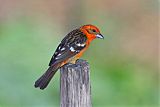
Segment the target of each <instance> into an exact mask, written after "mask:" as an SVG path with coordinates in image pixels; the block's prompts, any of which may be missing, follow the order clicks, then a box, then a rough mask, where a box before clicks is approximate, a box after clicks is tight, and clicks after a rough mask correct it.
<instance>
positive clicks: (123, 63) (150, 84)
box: [0, 0, 160, 107]
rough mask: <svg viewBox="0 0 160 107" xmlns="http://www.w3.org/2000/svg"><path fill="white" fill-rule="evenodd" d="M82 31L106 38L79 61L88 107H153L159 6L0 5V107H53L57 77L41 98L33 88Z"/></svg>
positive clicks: (65, 1) (29, 1)
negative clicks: (60, 49)
mask: <svg viewBox="0 0 160 107" xmlns="http://www.w3.org/2000/svg"><path fill="white" fill-rule="evenodd" d="M84 24H93V25H96V26H98V27H99V28H100V29H101V33H102V34H103V35H104V36H105V39H104V40H98V39H97V40H95V41H93V42H92V44H91V46H90V48H89V50H88V51H87V52H86V53H85V54H84V56H83V59H86V60H87V61H88V62H89V64H90V69H91V83H92V103H93V107H146V106H147V107H153V106H158V104H159V103H158V102H159V101H158V96H159V95H160V94H158V92H159V90H158V85H159V84H158V0H119V1H118V0H81V1H80V0H59V1H58V0H0V107H59V103H60V101H59V99H60V97H59V95H60V93H59V86H60V85H59V77H60V76H59V72H58V73H57V74H56V75H55V78H54V79H53V80H52V81H51V83H50V85H49V86H48V88H47V89H45V90H44V91H42V90H39V89H36V88H34V86H33V85H34V82H35V80H36V79H37V78H38V77H39V76H40V75H41V74H42V73H44V71H45V70H46V69H47V67H48V63H49V60H50V58H51V56H52V54H53V52H54V51H55V49H56V47H57V45H58V44H59V43H60V41H61V39H62V38H63V37H64V36H65V35H66V34H67V33H68V32H69V31H71V30H73V29H74V28H77V27H79V26H81V25H84Z"/></svg>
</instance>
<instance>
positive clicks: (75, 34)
mask: <svg viewBox="0 0 160 107" xmlns="http://www.w3.org/2000/svg"><path fill="white" fill-rule="evenodd" d="M86 41H87V37H86V35H84V34H83V32H81V31H80V30H79V29H76V30H73V31H71V32H70V33H69V34H67V35H66V37H65V38H64V39H63V40H62V41H61V43H60V44H59V46H58V47H57V49H56V51H55V53H54V55H53V56H52V58H51V60H50V63H49V66H51V65H52V64H56V63H59V62H62V61H65V60H66V59H68V58H71V57H73V56H74V55H76V54H77V53H79V52H80V51H81V50H82V49H84V48H85V46H86V44H85V43H86Z"/></svg>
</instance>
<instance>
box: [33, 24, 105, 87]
mask: <svg viewBox="0 0 160 107" xmlns="http://www.w3.org/2000/svg"><path fill="white" fill-rule="evenodd" d="M96 38H100V39H104V36H103V35H102V34H101V33H100V30H99V28H98V27H96V26H94V25H91V24H87V25H83V26H81V27H79V28H76V29H74V30H72V31H71V32H70V33H68V34H67V35H66V36H65V37H64V38H63V39H62V41H61V43H60V44H59V45H58V47H57V49H56V51H55V52H54V54H53V56H52V58H51V60H50V62H49V68H48V69H47V70H46V72H45V73H44V74H43V75H42V76H41V77H40V78H39V79H38V80H37V81H36V82H35V84H34V86H35V88H40V89H41V90H43V89H45V88H46V87H47V86H48V84H49V82H50V81H51V79H52V77H53V76H54V75H55V73H56V72H57V70H58V69H59V68H61V67H63V66H64V65H65V64H68V63H72V64H75V62H76V60H77V59H79V58H80V57H81V56H82V54H83V53H84V52H85V51H86V50H87V49H88V47H89V45H90V43H91V42H92V41H93V40H94V39H96Z"/></svg>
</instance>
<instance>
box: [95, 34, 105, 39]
mask: <svg viewBox="0 0 160 107" xmlns="http://www.w3.org/2000/svg"><path fill="white" fill-rule="evenodd" d="M96 38H100V39H104V36H103V35H102V34H96Z"/></svg>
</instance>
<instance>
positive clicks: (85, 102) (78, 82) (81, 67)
mask: <svg viewBox="0 0 160 107" xmlns="http://www.w3.org/2000/svg"><path fill="white" fill-rule="evenodd" d="M60 71H61V74H60V76H61V77H60V78H61V79H60V93H61V101H60V103H61V104H60V105H61V107H92V105H91V86H90V72H89V65H88V63H87V62H86V61H85V60H81V59H80V60H77V62H76V64H67V65H65V66H64V67H62V68H61V69H60Z"/></svg>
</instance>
